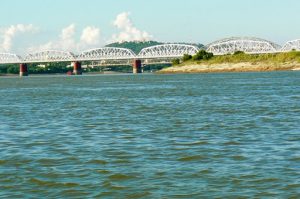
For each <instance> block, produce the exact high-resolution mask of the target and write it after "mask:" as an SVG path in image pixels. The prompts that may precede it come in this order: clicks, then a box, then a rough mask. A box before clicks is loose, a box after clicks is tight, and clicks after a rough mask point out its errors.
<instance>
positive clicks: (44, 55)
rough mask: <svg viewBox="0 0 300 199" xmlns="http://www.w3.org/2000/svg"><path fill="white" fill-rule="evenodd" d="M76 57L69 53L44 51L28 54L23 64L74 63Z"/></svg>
mask: <svg viewBox="0 0 300 199" xmlns="http://www.w3.org/2000/svg"><path fill="white" fill-rule="evenodd" d="M75 59H76V57H75V56H74V54H73V53H71V52H66V51H57V50H46V51H41V52H36V53H33V54H28V55H27V56H26V57H25V59H24V60H23V62H24V63H43V62H65V61H74V60H75Z"/></svg>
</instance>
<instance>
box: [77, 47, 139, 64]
mask: <svg viewBox="0 0 300 199" xmlns="http://www.w3.org/2000/svg"><path fill="white" fill-rule="evenodd" d="M135 57H136V54H135V53H134V52H133V51H132V50H129V49H126V48H114V47H105V48H97V49H92V50H87V51H84V52H82V53H81V54H80V55H79V56H78V58H77V60H79V61H100V60H114V59H123V60H126V59H133V58H135Z"/></svg>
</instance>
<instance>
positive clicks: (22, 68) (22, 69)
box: [20, 64, 28, 77]
mask: <svg viewBox="0 0 300 199" xmlns="http://www.w3.org/2000/svg"><path fill="white" fill-rule="evenodd" d="M23 76H28V66H27V64H20V77H23Z"/></svg>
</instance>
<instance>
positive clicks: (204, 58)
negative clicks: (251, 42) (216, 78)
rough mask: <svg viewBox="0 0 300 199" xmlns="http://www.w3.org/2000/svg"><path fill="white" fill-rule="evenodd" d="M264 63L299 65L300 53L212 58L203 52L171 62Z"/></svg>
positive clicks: (244, 54)
mask: <svg viewBox="0 0 300 199" xmlns="http://www.w3.org/2000/svg"><path fill="white" fill-rule="evenodd" d="M245 62H247V63H252V64H259V63H262V64H263V63H266V64H282V63H291V62H295V63H300V52H298V51H291V52H283V53H274V54H246V53H244V52H241V51H237V52H235V53H234V54H228V55H220V56H214V55H213V54H212V53H208V52H206V51H204V50H201V51H199V52H198V53H197V54H196V55H194V56H191V55H184V56H183V57H182V59H176V60H173V66H183V65H202V64H207V65H214V64H228V63H231V64H238V63H245Z"/></svg>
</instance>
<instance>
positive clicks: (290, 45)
mask: <svg viewBox="0 0 300 199" xmlns="http://www.w3.org/2000/svg"><path fill="white" fill-rule="evenodd" d="M293 50H295V51H300V39H297V40H293V41H288V42H287V43H286V44H285V45H284V46H283V47H282V49H281V51H282V52H288V51H293Z"/></svg>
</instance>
